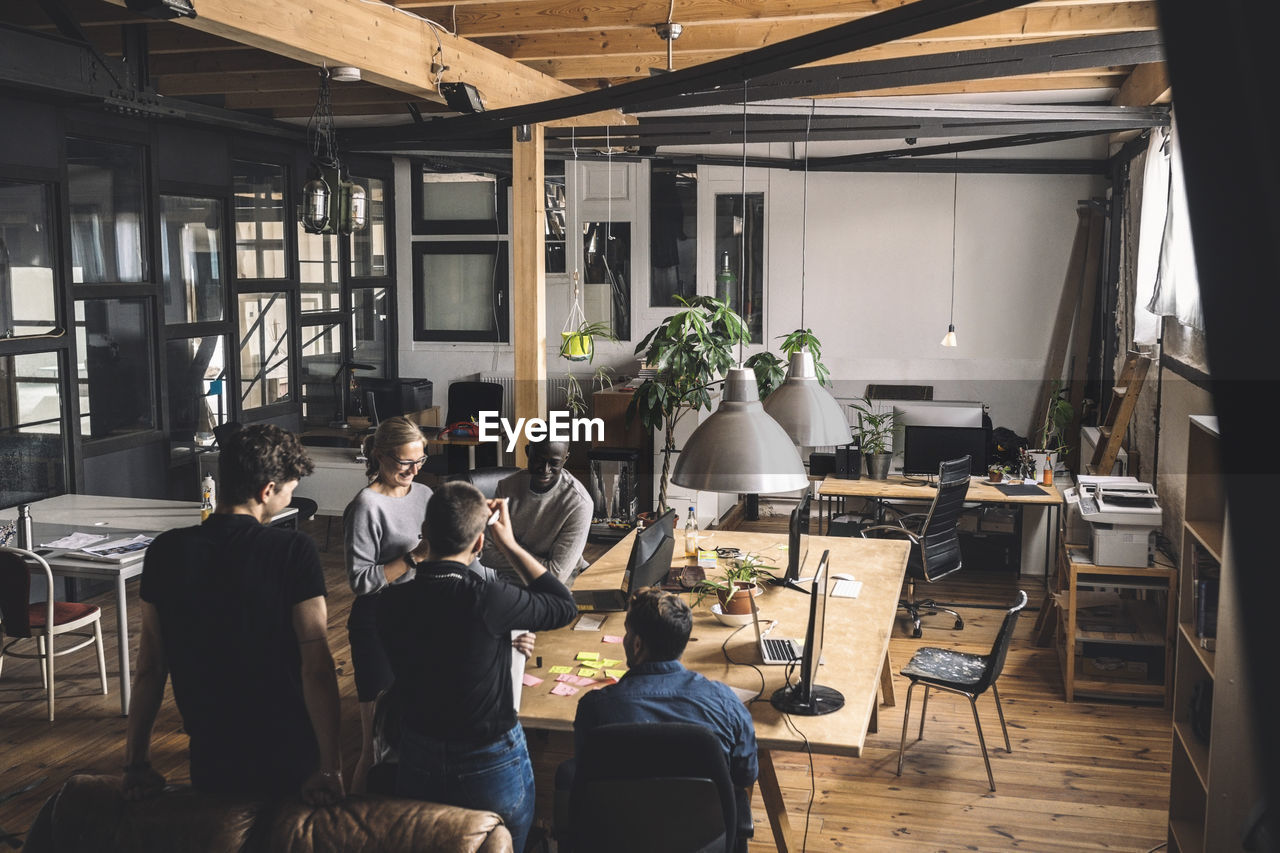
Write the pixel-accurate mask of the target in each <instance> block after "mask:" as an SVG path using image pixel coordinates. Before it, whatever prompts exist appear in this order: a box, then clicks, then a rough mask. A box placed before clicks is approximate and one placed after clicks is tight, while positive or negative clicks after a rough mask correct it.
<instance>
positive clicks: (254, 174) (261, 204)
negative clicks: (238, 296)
mask: <svg viewBox="0 0 1280 853" xmlns="http://www.w3.org/2000/svg"><path fill="white" fill-rule="evenodd" d="M232 172H233V174H232V179H231V181H232V189H233V191H234V193H235V228H236V278H242V279H244V278H249V279H263V278H269V279H274V278H286V277H287V276H288V265H287V263H286V257H285V222H286V221H287V220H288V218H289V217H287V216H286V215H285V169H284V167H283V166H277V165H275V164H274V163H248V162H245V161H243V160H235V161H233V162H232Z"/></svg>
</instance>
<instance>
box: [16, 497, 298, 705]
mask: <svg viewBox="0 0 1280 853" xmlns="http://www.w3.org/2000/svg"><path fill="white" fill-rule="evenodd" d="M15 516H16V511H15V510H9V511H8V512H7V517H3V518H0V520H3V521H9V520H12V519H13V518H14V517H15ZM297 516H298V511H297V510H296V509H294V508H292V507H287V508H285V510H284V511H283V512H281V513H280V514H278V515H276V516H275V517H274V518H273V519H271V523H272V524H288V523H290V522H293V523H294V524H296V523H297ZM31 521H32V533H33V534H34V536H35V540H36V545H37V547H38V545H39V543H41V542H52V541H54V540H55V539H60V538H62V537H63V536H66V535H67V534H69V533H74V532H76V531H82V532H84V533H110V534H111V535H112V537H113V538H123V537H125V536H129V535H133V534H137V533H146V534H149V535H152V536H154V535H155V534H158V533H163V532H164V531H166V530H171V529H173V528H175V527H190V526H192V525H195V524H199V523H200V504H199V503H197V502H193V501H163V500H151V499H148V498H117V497H108V496H105V495H59V496H58V497H55V498H46V499H45V500H42V501H36V502H35V503H33V504H31ZM74 553H75V552H74V551H53V552H52V553H49V554H45V555H43V556H44V558H45V561H46V562H48V564H49V568H50V569H52V570H53V574H54V575H55V576H57V577H67V578H84V579H87V580H99V581H103V580H108V581H114V582H115V587H116V639H117V646H118V649H117V655H118V657H119V662H120V713H121V714H128V713H129V691H130V688H131V687H132V684H131V681H130V675H129V613H128V609H127V607H126V603H125V581H127V580H129V579H130V578H135V577H137V576H139V575H141V574H142V564H143V562H144V560H134V561H133V562H131V563H122V564H117V563H104V562H101V561H98V560H78V559H76V558H75V557H74V556H73V555H74ZM49 594H50V595H52V594H53V590H49Z"/></svg>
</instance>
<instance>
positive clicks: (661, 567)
mask: <svg viewBox="0 0 1280 853" xmlns="http://www.w3.org/2000/svg"><path fill="white" fill-rule="evenodd" d="M675 514H676V511H675V510H674V509H669V510H667V511H666V512H665V513H663V514H662V516H661V517H660V518H658V520H657V521H655V522H653V524H650V525H649V526H648V527H646V528H645V529H644V530H641V531H640V532H639V533H637V534H636V540H635V542H633V543H632V545H631V556H630V557H629V558H628V559H627V570H626V572H625V573H624V574H623V576H622V588H621V589H582V590H579V589H575V590H573V600H574V603H576V604H577V605H578V609H579V610H584V611H618V610H626V609H627V605H628V604H630V603H631V594H632V593H633V592H635V591H636V590H637V589H642V588H644V587H646V586H658V585H659V584H661V583H662V581H663V579H664V578H666V576H667V572H669V571H670V570H671V557H672V555H673V554H674V553H675V547H676V539H675Z"/></svg>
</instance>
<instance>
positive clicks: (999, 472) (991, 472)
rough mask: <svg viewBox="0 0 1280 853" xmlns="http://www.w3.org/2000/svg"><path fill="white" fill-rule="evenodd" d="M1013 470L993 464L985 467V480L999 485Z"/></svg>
mask: <svg viewBox="0 0 1280 853" xmlns="http://www.w3.org/2000/svg"><path fill="white" fill-rule="evenodd" d="M1012 474H1013V469H1012V468H1010V467H1009V466H1008V465H1001V464H1000V463H999V462H993V463H991V464H990V465H988V466H987V479H988V480H989V481H991V482H992V483H999V482H1000V481H1001V480H1003V479H1004V478H1005V477H1006V476H1011V475H1012Z"/></svg>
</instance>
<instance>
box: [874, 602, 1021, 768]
mask: <svg viewBox="0 0 1280 853" xmlns="http://www.w3.org/2000/svg"><path fill="white" fill-rule="evenodd" d="M1026 605H1027V594H1026V593H1025V592H1023V591H1022V590H1019V591H1018V600H1017V602H1016V603H1015V604H1014V605H1013V606H1012V607H1011V608H1009V610H1008V612H1006V613H1005V615H1004V622H1003V623H1002V624H1001V625H1000V631H999V633H997V634H996V640H995V642H994V643H992V645H991V653H990V654H986V655H975V654H971V653H969V652H958V651H955V650H953V649H939V648H934V647H933V646H923V647H921V648H919V649H916V653H915V654H914V655H912V656H911V660H910V662H908V663H907V665H906V668H904V669H903V670H902V674H903V675H905V676H906V677H907V678H909V679H911V686H910V687H908V688H907V705H906V708H905V709H904V710H903V712H902V740H901V741H899V743H898V775H899V776H901V775H902V757H903V754H904V753H905V752H906V748H907V721H908V719H909V718H910V716H911V691H912V690H915V689H916V685H917V684H923V685H924V700H923V701H922V702H921V703H920V735H919V737H917V738H916V740H923V739H924V721H925V718H926V717H927V716H928V712H929V688H930V687H936V688H938V689H939V690H947V691H950V692H952V693H959V694H960V695H962V696H967V697H968V698H969V706H970V707H971V708H972V709H973V724H974V725H975V726H977V728H978V744H979V745H980V746H981V747H982V760H983V761H984V762H985V763H986V765H987V782H988V783H989V784H990V785H991V790H993V791H994V790H995V789H996V779H995V777H994V776H992V775H991V759H990V758H989V757H988V756H987V741H986V740H985V739H984V738H983V736H982V721H981V720H980V719H978V697H979V696H981V695H982V694H983V693H985V692H986V690H987V688H988V687H990V688H991V695H992V696H994V697H995V700H996V713H997V714H999V715H1000V730H1001V731H1002V732H1003V733H1004V749H1005V752H1013V747H1012V746H1011V745H1010V744H1009V729H1008V727H1007V726H1005V724H1004V709H1003V708H1001V707H1000V691H999V690H997V689H996V679H997V678H999V677H1000V672H1001V671H1002V670H1003V669H1004V659H1005V657H1006V656H1007V655H1008V653H1009V643H1010V642H1011V641H1012V640H1013V629H1014V628H1015V627H1017V624H1018V613H1019V612H1021V610H1022V608H1023V607H1026Z"/></svg>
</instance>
